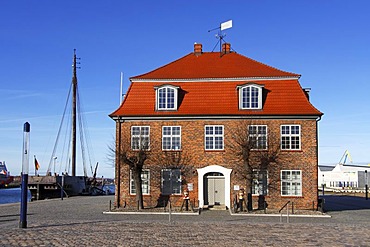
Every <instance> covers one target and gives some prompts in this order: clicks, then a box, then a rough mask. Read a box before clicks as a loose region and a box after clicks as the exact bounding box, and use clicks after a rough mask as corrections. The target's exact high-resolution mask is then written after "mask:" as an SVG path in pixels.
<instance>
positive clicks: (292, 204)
mask: <svg viewBox="0 0 370 247" xmlns="http://www.w3.org/2000/svg"><path fill="white" fill-rule="evenodd" d="M292 214H294V202H292Z"/></svg>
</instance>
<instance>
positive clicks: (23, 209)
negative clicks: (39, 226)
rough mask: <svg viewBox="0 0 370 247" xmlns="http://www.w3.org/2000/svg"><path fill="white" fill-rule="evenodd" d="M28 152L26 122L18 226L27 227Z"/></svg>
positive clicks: (28, 126)
mask: <svg viewBox="0 0 370 247" xmlns="http://www.w3.org/2000/svg"><path fill="white" fill-rule="evenodd" d="M29 154H30V124H29V123H28V122H26V123H25V124H24V128H23V157H22V184H21V188H22V190H21V212H20V221H19V228H27V194H28V170H29Z"/></svg>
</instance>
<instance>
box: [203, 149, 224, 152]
mask: <svg viewBox="0 0 370 247" xmlns="http://www.w3.org/2000/svg"><path fill="white" fill-rule="evenodd" d="M204 152H206V153H208V152H209V153H213V152H225V149H205V150H204Z"/></svg>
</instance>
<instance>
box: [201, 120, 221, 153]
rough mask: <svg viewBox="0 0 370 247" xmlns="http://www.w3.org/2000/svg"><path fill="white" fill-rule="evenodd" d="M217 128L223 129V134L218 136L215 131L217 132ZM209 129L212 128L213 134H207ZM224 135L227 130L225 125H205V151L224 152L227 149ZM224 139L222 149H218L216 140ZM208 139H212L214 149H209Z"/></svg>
mask: <svg viewBox="0 0 370 247" xmlns="http://www.w3.org/2000/svg"><path fill="white" fill-rule="evenodd" d="M216 127H217V128H220V127H221V129H222V134H216V133H215V132H216V131H215V130H216ZM207 128H212V134H207ZM224 134H225V128H224V126H223V125H205V126H204V149H205V150H224V148H225V144H224V142H225V138H224ZM220 137H221V138H222V148H216V139H218V138H220ZM207 138H211V140H212V147H207Z"/></svg>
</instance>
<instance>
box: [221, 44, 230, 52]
mask: <svg viewBox="0 0 370 247" xmlns="http://www.w3.org/2000/svg"><path fill="white" fill-rule="evenodd" d="M230 47H231V45H230V43H223V44H222V54H228V53H230Z"/></svg>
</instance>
